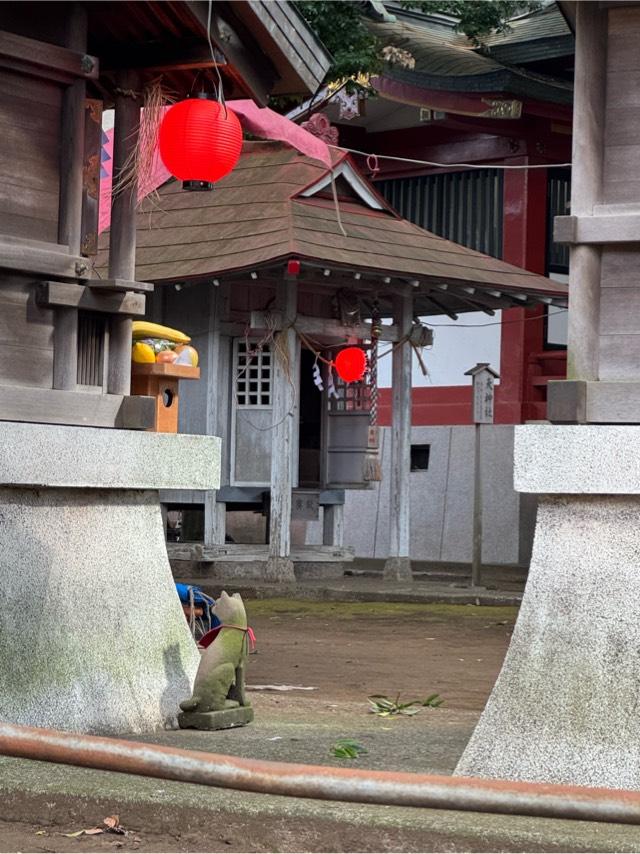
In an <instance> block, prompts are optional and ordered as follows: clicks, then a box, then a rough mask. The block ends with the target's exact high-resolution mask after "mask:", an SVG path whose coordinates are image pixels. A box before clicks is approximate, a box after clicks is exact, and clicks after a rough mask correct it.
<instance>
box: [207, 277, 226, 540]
mask: <svg viewBox="0 0 640 854" xmlns="http://www.w3.org/2000/svg"><path fill="white" fill-rule="evenodd" d="M223 302H224V295H223V294H222V292H221V289H220V288H210V290H209V312H208V321H209V328H208V335H207V352H206V359H207V374H206V377H207V379H206V383H207V388H206V413H205V430H206V433H207V436H220V437H221V438H222V439H223V446H226V445H227V442H226V439H227V424H228V414H229V364H228V360H229V356H228V352H226V353H225V352H224V350H225V347H224V345H223V342H222V337H221V334H220V315H221V314H222V312H223ZM227 351H228V348H227ZM226 453H228V451H226V448H225V457H224V458H221V460H220V480H221V485H222V484H225V483H226V482H227V480H228V478H227V477H226V472H227V469H226V467H225V465H224V462H226ZM218 497H219V494H216V492H214V491H211V492H207V493H205V500H204V544H205V546H213V545H224V543H225V541H226V522H227V507H226V504H225V503H224V502H221V501H218V500H217V499H218Z"/></svg>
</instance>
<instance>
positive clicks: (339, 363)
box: [333, 347, 367, 383]
mask: <svg viewBox="0 0 640 854" xmlns="http://www.w3.org/2000/svg"><path fill="white" fill-rule="evenodd" d="M333 364H334V366H335V369H336V371H337V372H338V376H339V377H340V379H341V380H344V382H346V383H355V382H358V380H361V379H362V377H363V376H364V372H365V371H366V370H367V357H366V355H365V353H364V350H361V349H360V347H345V349H344V350H340V352H339V353H338V355H337V356H336V360H335V362H334V363H333Z"/></svg>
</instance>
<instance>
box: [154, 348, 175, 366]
mask: <svg viewBox="0 0 640 854" xmlns="http://www.w3.org/2000/svg"><path fill="white" fill-rule="evenodd" d="M177 358H178V354H177V353H176V351H175V350H161V351H160V352H159V353H158V355H157V356H156V362H157V363H158V364H159V365H162V364H165V365H171V364H173V362H175V360H176V359H177Z"/></svg>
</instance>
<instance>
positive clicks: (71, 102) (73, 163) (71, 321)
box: [53, 3, 87, 391]
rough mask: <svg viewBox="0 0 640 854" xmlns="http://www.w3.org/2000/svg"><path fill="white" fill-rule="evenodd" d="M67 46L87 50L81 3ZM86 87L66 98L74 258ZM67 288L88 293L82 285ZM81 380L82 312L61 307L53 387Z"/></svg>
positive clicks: (65, 176) (66, 217)
mask: <svg viewBox="0 0 640 854" xmlns="http://www.w3.org/2000/svg"><path fill="white" fill-rule="evenodd" d="M65 45H66V47H67V48H70V49H71V50H75V51H79V52H80V53H84V52H85V51H86V49H87V12H86V10H85V9H84V7H83V6H81V5H80V4H79V3H74V5H73V6H72V8H71V13H70V14H69V16H68V17H67V26H66V33H65ZM86 87H87V84H86V82H85V80H84V79H82V78H79V79H76V80H74V81H73V82H72V83H71V84H70V85H69V86H67V88H66V90H65V92H64V94H63V96H62V120H61V135H60V199H59V204H58V243H61V244H62V245H64V246H67V247H68V248H69V252H70V253H71V254H72V255H80V250H81V244H82V185H83V165H84V163H83V161H84V130H85V103H84V102H85V97H86ZM63 287H64V286H63ZM67 287H70V288H73V289H78V290H80V291H82V290H84V289H83V288H82V287H79V286H78V285H68V286H67ZM77 378H78V309H77V307H76V306H74V307H70V308H69V307H65V308H61V309H59V310H58V311H57V312H56V313H55V317H54V330H53V387H54V388H58V389H67V390H68V391H74V390H75V388H76V384H77Z"/></svg>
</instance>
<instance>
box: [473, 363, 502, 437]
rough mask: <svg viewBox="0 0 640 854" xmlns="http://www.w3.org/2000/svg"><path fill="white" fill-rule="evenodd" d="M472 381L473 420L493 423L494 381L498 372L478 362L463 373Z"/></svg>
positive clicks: (480, 422) (475, 422) (476, 422)
mask: <svg viewBox="0 0 640 854" xmlns="http://www.w3.org/2000/svg"><path fill="white" fill-rule="evenodd" d="M465 376H470V377H471V378H472V382H473V422H474V424H493V397H494V383H495V380H496V379H497V377H498V374H497V373H496V372H495V371H494V370H493V368H491V367H490V366H489V365H487V364H484V363H480V364H478V365H476V366H475V368H471V369H470V370H468V371H467V372H466V374H465Z"/></svg>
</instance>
